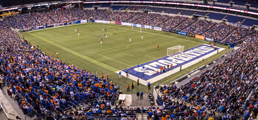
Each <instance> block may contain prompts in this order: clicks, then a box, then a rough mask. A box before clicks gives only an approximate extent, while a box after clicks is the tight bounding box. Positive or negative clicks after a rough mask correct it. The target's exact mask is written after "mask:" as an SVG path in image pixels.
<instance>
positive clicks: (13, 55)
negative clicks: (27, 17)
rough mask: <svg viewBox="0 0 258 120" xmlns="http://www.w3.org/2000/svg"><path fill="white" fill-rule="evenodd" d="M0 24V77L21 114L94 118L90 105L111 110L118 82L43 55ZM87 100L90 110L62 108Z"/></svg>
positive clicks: (83, 102)
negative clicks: (72, 110) (114, 82)
mask: <svg viewBox="0 0 258 120" xmlns="http://www.w3.org/2000/svg"><path fill="white" fill-rule="evenodd" d="M0 24H1V25H3V26H1V27H0V39H1V41H0V46H1V51H2V52H1V55H0V61H1V62H0V67H1V69H0V80H1V83H4V84H6V83H7V85H8V90H7V93H8V95H10V96H11V97H14V98H15V100H16V101H17V103H18V105H19V106H20V108H21V109H22V110H23V112H24V114H28V115H29V116H31V115H32V116H33V115H37V116H38V117H43V116H46V117H48V116H52V117H53V116H54V117H55V118H56V119H60V117H61V118H70V117H72V118H73V119H75V118H81V117H83V118H88V119H94V116H93V115H91V114H90V111H91V108H95V107H97V108H98V109H99V110H103V111H108V110H111V108H110V106H111V104H114V101H115V99H116V97H117V90H118V86H117V85H114V84H113V83H112V81H109V78H108V76H107V77H104V78H98V77H97V76H95V75H94V74H93V73H91V72H89V71H86V70H83V69H79V68H78V67H76V66H74V65H70V64H68V63H65V62H63V61H59V60H58V59H55V58H52V57H51V56H48V55H45V54H44V52H42V51H40V50H39V49H37V48H36V47H35V46H31V45H30V44H29V43H28V42H27V41H26V40H22V39H20V36H19V35H18V33H17V32H15V31H12V30H11V29H10V28H7V27H5V26H7V25H4V24H5V23H3V22H0ZM88 103H89V104H90V106H89V108H88V109H89V110H88V109H84V110H83V111H84V112H80V113H79V112H78V111H81V109H79V110H77V111H75V112H70V113H66V112H65V111H68V110H71V109H77V106H79V105H84V104H88ZM102 113H103V112H102ZM98 115H106V113H103V114H98ZM83 118H82V119H83Z"/></svg>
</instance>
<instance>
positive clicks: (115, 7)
mask: <svg viewBox="0 0 258 120" xmlns="http://www.w3.org/2000/svg"><path fill="white" fill-rule="evenodd" d="M121 7H122V6H112V7H111V8H112V9H113V10H119V9H120V8H121Z"/></svg>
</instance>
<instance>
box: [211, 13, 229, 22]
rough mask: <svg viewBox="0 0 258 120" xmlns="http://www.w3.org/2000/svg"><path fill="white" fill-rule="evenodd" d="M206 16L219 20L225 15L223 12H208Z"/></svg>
mask: <svg viewBox="0 0 258 120" xmlns="http://www.w3.org/2000/svg"><path fill="white" fill-rule="evenodd" d="M207 16H209V18H210V19H214V20H221V19H222V18H224V17H225V16H226V15H224V14H219V13H212V12H211V13H209V14H208V15H207Z"/></svg>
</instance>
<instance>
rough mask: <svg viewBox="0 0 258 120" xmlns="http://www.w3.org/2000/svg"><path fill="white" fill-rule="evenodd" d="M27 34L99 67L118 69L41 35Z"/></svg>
mask: <svg viewBox="0 0 258 120" xmlns="http://www.w3.org/2000/svg"><path fill="white" fill-rule="evenodd" d="M29 34H31V35H33V36H35V37H37V38H39V39H41V40H43V41H45V42H47V43H50V44H52V45H54V46H56V47H58V48H61V49H63V50H65V51H67V52H70V53H72V54H74V55H76V56H78V57H81V58H83V59H85V60H87V61H90V62H92V63H94V64H96V65H99V66H101V67H103V68H106V69H108V70H111V71H114V72H115V71H118V69H116V68H114V67H111V66H109V65H106V64H104V63H102V62H99V61H97V60H95V59H92V58H90V57H88V56H85V55H83V54H81V53H78V52H76V51H73V50H70V49H68V48H66V47H63V46H61V45H58V44H56V43H54V42H52V41H49V40H47V39H44V38H42V37H39V36H36V35H34V34H32V33H29Z"/></svg>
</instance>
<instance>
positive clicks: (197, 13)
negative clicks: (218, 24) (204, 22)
mask: <svg viewBox="0 0 258 120" xmlns="http://www.w3.org/2000/svg"><path fill="white" fill-rule="evenodd" d="M207 13H208V12H196V13H194V14H196V15H202V16H204V15H206V14H207Z"/></svg>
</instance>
